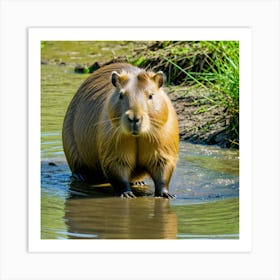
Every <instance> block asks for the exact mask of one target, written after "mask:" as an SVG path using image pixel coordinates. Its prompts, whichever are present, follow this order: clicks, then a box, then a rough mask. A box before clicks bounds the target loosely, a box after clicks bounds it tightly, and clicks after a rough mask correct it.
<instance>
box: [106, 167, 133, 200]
mask: <svg viewBox="0 0 280 280" xmlns="http://www.w3.org/2000/svg"><path fill="white" fill-rule="evenodd" d="M106 173H107V176H108V179H109V182H110V184H111V185H112V187H113V188H114V190H115V193H116V195H117V196H120V197H124V198H135V197H136V196H135V195H134V194H133V192H132V190H131V188H130V182H129V179H128V176H127V172H125V170H122V172H120V173H121V174H118V172H117V170H113V169H112V170H110V171H107V172H106Z"/></svg>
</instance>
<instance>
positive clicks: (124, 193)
mask: <svg viewBox="0 0 280 280" xmlns="http://www.w3.org/2000/svg"><path fill="white" fill-rule="evenodd" d="M121 198H136V196H135V195H134V194H133V192H132V191H128V192H123V193H122V194H121Z"/></svg>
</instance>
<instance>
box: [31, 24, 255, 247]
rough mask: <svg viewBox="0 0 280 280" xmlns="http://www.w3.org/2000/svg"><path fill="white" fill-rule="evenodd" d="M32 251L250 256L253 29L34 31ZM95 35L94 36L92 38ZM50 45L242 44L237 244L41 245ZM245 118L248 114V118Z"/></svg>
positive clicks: (122, 242)
mask: <svg viewBox="0 0 280 280" xmlns="http://www.w3.org/2000/svg"><path fill="white" fill-rule="evenodd" d="M28 31H29V32H28V35H29V36H28V37H29V43H28V46H29V56H28V58H29V68H28V69H29V75H28V76H29V169H28V170H29V251H30V252H248V251H250V250H251V220H252V218H251V200H252V196H251V185H252V183H251V175H250V176H248V174H252V170H251V164H252V161H251V160H252V149H251V143H252V138H251V135H252V130H251V128H252V118H251V116H252V111H251V97H252V96H251V84H252V80H251V71H252V63H251V53H252V46H251V30H250V29H249V28H168V27H164V28H30V29H29V30H28ZM93 34H94V35H93ZM48 40H65V41H81V40H85V41H97V40H190V41H192V40H194V41H199V40H201V41H206V40H217V41H219V40H238V41H239V42H240V69H241V70H240V72H241V73H240V116H241V118H240V123H241V125H240V143H241V146H240V166H241V171H240V238H239V239H238V240H191V239H186V240H155V241H151V240H41V239H40V235H41V231H40V230H41V229H40V215H39V213H40V187H41V186H40V142H39V140H40V95H39V94H38V93H40V88H41V86H40V42H41V41H48ZM244 112H246V114H245V113H244Z"/></svg>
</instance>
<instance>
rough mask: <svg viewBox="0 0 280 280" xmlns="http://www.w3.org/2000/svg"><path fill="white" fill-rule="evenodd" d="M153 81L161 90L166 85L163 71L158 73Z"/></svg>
mask: <svg viewBox="0 0 280 280" xmlns="http://www.w3.org/2000/svg"><path fill="white" fill-rule="evenodd" d="M152 79H153V80H154V82H155V83H156V84H157V86H158V88H161V87H162V85H163V84H164V83H165V75H164V73H163V72H162V71H159V72H157V73H156V74H155V75H154V76H153V78H152Z"/></svg>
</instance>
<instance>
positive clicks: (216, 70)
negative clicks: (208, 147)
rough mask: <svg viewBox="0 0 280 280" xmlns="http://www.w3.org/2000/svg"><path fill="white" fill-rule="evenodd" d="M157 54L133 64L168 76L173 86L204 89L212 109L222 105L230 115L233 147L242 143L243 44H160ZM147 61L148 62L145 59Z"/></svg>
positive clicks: (142, 56)
mask: <svg viewBox="0 0 280 280" xmlns="http://www.w3.org/2000/svg"><path fill="white" fill-rule="evenodd" d="M156 44H157V45H156V48H155V47H153V48H151V49H155V50H154V51H148V52H146V54H145V55H144V54H143V53H141V56H139V57H137V56H136V58H135V57H134V58H133V59H132V60H131V61H130V62H131V63H133V64H135V65H137V66H140V67H146V68H152V69H154V70H163V71H164V72H165V73H167V76H168V80H167V82H168V83H169V84H171V85H187V86H189V87H200V88H204V89H205V91H206V92H209V93H211V94H209V95H205V96H204V98H205V100H207V102H208V103H210V104H211V105H212V106H222V107H224V108H225V110H226V111H227V112H228V113H229V114H230V116H231V117H230V123H229V125H228V128H227V129H228V132H229V133H230V134H231V135H233V139H236V140H230V141H232V145H233V146H238V142H239V140H238V139H239V42H238V41H192V42H172V41H164V42H157V43H156ZM144 58H145V59H144Z"/></svg>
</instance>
